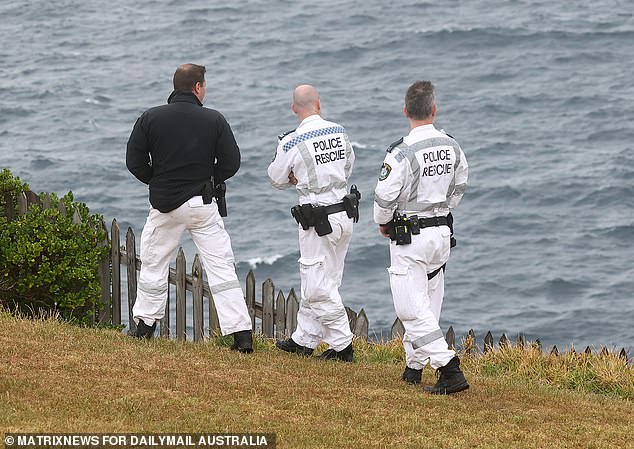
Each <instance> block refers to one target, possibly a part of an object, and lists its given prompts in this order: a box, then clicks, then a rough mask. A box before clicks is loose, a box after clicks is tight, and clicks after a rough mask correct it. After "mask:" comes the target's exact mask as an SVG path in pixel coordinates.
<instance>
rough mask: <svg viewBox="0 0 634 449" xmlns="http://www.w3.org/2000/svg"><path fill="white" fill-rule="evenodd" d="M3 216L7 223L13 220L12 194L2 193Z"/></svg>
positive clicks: (13, 205)
mask: <svg viewBox="0 0 634 449" xmlns="http://www.w3.org/2000/svg"><path fill="white" fill-rule="evenodd" d="M4 216H5V217H7V220H8V221H13V220H15V204H14V202H13V193H12V192H4Z"/></svg>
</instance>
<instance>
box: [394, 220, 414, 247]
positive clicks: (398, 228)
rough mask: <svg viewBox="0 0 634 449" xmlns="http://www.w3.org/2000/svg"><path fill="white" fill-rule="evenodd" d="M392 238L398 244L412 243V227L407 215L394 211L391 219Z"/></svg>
mask: <svg viewBox="0 0 634 449" xmlns="http://www.w3.org/2000/svg"><path fill="white" fill-rule="evenodd" d="M388 224H390V225H391V226H390V240H393V241H395V242H396V244H397V245H409V244H410V243H412V227H411V226H410V220H409V218H407V216H405V215H403V214H399V213H398V212H394V217H393V218H392V221H390V223H388Z"/></svg>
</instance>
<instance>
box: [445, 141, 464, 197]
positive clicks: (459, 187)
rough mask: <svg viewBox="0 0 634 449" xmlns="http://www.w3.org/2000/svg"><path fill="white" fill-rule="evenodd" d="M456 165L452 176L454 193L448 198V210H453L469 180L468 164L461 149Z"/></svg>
mask: <svg viewBox="0 0 634 449" xmlns="http://www.w3.org/2000/svg"><path fill="white" fill-rule="evenodd" d="M459 149H460V152H459V154H458V164H457V166H456V172H455V173H456V174H455V176H454V181H455V186H454V191H453V192H452V193H451V195H450V196H449V200H448V203H449V208H450V209H454V208H456V207H457V206H458V204H459V203H460V200H462V196H463V195H464V192H465V190H466V189H467V180H468V178H469V164H468V163H467V158H466V157H465V155H464V153H463V152H462V148H459Z"/></svg>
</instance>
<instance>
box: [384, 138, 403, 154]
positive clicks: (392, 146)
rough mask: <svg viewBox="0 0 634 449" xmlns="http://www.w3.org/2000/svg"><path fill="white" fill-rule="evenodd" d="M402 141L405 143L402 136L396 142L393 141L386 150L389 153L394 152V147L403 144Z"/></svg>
mask: <svg viewBox="0 0 634 449" xmlns="http://www.w3.org/2000/svg"><path fill="white" fill-rule="evenodd" d="M402 143H403V138H402V137H401V138H400V139H398V140H397V141H396V142H392V143H391V144H390V146H389V147H387V150H386V151H387V152H388V153H391V152H392V150H393V149H394V148H396V147H397V146H399V145H400V144H402Z"/></svg>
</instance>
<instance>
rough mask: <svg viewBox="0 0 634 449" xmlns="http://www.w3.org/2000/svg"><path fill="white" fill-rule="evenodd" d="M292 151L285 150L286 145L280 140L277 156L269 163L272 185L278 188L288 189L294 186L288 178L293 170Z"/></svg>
mask: <svg viewBox="0 0 634 449" xmlns="http://www.w3.org/2000/svg"><path fill="white" fill-rule="evenodd" d="M290 153H291V151H284V145H282V141H280V143H279V145H278V146H277V150H276V151H275V157H274V158H273V161H271V163H270V164H269V169H268V174H269V179H270V181H271V185H272V186H273V187H275V188H276V189H280V190H282V189H287V188H289V187H293V184H291V183H290V182H289V180H288V176H289V175H290V173H291V171H293V157H292V155H291V154H290Z"/></svg>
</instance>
